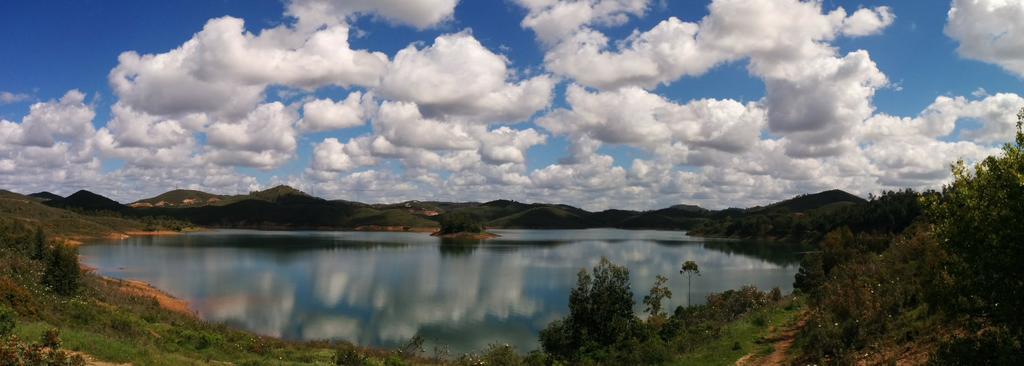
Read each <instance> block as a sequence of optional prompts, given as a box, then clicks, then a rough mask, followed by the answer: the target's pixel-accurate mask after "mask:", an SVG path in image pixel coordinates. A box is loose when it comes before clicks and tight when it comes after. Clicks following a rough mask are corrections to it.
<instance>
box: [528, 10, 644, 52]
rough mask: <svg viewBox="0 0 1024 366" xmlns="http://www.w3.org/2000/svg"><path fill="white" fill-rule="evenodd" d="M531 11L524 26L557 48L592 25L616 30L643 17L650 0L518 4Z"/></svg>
mask: <svg viewBox="0 0 1024 366" xmlns="http://www.w3.org/2000/svg"><path fill="white" fill-rule="evenodd" d="M515 1H516V2H517V3H518V4H519V5H520V6H522V7H524V8H526V9H527V10H529V14H528V15H527V16H526V18H525V19H523V22H522V26H523V27H525V28H530V29H532V30H533V31H534V32H535V33H536V34H537V38H539V39H540V40H541V41H542V42H544V43H546V44H549V45H550V44H555V43H557V42H558V41H560V40H562V39H564V38H566V37H568V36H570V35H572V34H573V33H575V32H576V31H578V30H580V29H581V28H583V27H585V26H588V25H591V24H597V25H604V26H615V25H621V24H623V23H625V22H627V21H628V20H629V16H630V15H633V16H643V15H644V13H646V12H647V8H648V7H649V2H650V1H649V0H515Z"/></svg>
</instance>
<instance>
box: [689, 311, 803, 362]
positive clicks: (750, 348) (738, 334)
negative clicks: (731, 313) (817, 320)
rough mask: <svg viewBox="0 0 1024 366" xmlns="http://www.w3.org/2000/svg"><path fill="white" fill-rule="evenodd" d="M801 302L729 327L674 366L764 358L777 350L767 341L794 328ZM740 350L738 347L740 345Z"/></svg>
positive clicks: (762, 312) (753, 315) (746, 319)
mask: <svg viewBox="0 0 1024 366" xmlns="http://www.w3.org/2000/svg"><path fill="white" fill-rule="evenodd" d="M801 307H802V306H801V301H800V299H793V300H787V301H783V302H782V303H780V304H778V305H775V306H772V307H768V308H765V309H760V310H757V311H754V312H752V313H750V314H748V315H746V316H744V317H743V318H741V319H739V320H737V321H735V322H731V323H728V324H726V325H725V326H724V327H722V329H721V336H720V337H718V338H717V339H715V340H713V341H711V342H709V343H706V344H704V345H701V346H698V347H696V348H695V349H693V350H692V351H690V352H686V353H683V354H681V356H680V357H679V358H678V359H677V360H676V361H675V362H673V364H674V365H734V364H736V361H737V360H739V359H740V358H742V357H743V356H746V355H747V354H751V353H753V354H755V355H758V356H764V355H767V354H769V353H771V352H772V351H773V348H772V343H771V342H768V341H766V339H768V338H769V337H770V336H771V335H772V334H774V333H777V332H780V331H782V330H785V329H786V328H788V327H791V326H792V325H793V324H795V322H796V321H797V317H798V316H799V313H800V311H801ZM737 344H738V345H739V347H736V345H737Z"/></svg>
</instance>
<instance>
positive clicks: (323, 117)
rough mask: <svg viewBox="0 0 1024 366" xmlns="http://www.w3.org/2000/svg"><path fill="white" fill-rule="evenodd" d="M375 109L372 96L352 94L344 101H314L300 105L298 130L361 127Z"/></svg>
mask: <svg viewBox="0 0 1024 366" xmlns="http://www.w3.org/2000/svg"><path fill="white" fill-rule="evenodd" d="M376 108H377V105H376V102H375V101H374V98H373V94H372V93H367V94H365V95H364V94H363V93H360V92H352V93H351V94H349V95H348V97H346V98H345V99H344V100H341V101H337V102H335V101H333V100H330V99H316V100H312V101H309V102H306V103H305V104H303V105H302V120H301V121H299V128H300V129H301V130H302V131H306V132H320V131H330V130H340V129H343V128H352V127H358V126H362V125H363V124H364V123H366V119H367V118H369V116H370V115H372V114H373V113H375V111H376Z"/></svg>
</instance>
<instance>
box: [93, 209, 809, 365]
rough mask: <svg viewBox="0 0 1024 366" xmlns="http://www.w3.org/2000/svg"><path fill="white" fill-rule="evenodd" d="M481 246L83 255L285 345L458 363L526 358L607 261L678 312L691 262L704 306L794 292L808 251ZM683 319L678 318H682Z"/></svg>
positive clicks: (349, 243) (291, 244) (122, 246)
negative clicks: (441, 355) (475, 354)
mask: <svg viewBox="0 0 1024 366" xmlns="http://www.w3.org/2000/svg"><path fill="white" fill-rule="evenodd" d="M493 232H495V233H497V234H499V235H501V237H500V238H497V239H494V240H488V241H485V242H482V243H479V244H454V243H448V242H442V241H441V240H440V239H438V238H435V237H431V236H429V235H428V234H425V233H389V232H307V231H302V232H272V231H249V230H217V231H208V232H199V233H191V234H187V235H180V236H165V237H135V238H130V239H126V240H113V241H102V242H97V243H90V244H89V245H85V246H82V247H81V251H80V253H81V255H82V260H83V262H84V263H86V264H88V265H89V266H92V267H95V268H96V269H97V272H98V273H100V274H102V275H105V276H110V277H114V278H122V279H137V280H142V281H146V282H149V283H151V284H153V285H154V286H156V287H158V288H160V289H161V290H164V291H166V292H168V293H170V294H172V295H174V296H176V297H178V298H181V299H184V300H186V301H188V302H189V303H190V304H191V306H192V308H193V309H194V310H195V311H197V312H198V313H199V315H200V316H201V317H202V318H203V319H206V320H209V321H213V322H223V323H226V324H228V325H231V326H235V327H239V328H244V329H248V330H251V331H254V332H257V333H260V334H265V335H271V336H276V337H282V338H285V339H305V340H310V339H343V340H348V341H351V342H353V343H356V344H360V345H366V346H381V347H394V346H399V345H401V344H404V343H406V342H407V341H408V340H409V339H410V338H412V337H413V336H415V335H420V336H422V337H424V338H425V339H426V340H427V344H428V347H427V351H428V353H429V352H431V350H432V346H433V345H439V344H441V345H447V346H448V347H449V348H450V349H451V351H452V354H453V355H454V354H461V353H463V352H470V351H478V350H482V349H484V348H485V347H486V346H487V345H488V344H490V343H500V344H511V345H513V346H516V347H517V348H518V350H519V351H520V352H524V353H525V352H527V351H529V350H532V349H535V348H537V346H538V343H537V334H538V332H539V331H540V330H541V329H543V328H544V326H545V325H546V324H548V323H549V322H551V321H553V320H555V319H558V318H559V317H562V316H564V315H565V314H566V313H567V312H568V297H569V290H570V289H571V288H572V287H573V286H574V285H575V282H576V273H577V272H578V271H579V270H580V269H581V268H584V267H585V268H588V269H589V268H591V267H593V266H594V265H596V264H597V263H598V262H599V261H600V259H601V257H602V256H603V257H607V258H608V259H610V260H611V261H612V262H614V263H616V264H619V265H625V266H626V267H627V268H629V271H630V275H631V281H632V288H633V294H634V297H635V298H636V301H637V304H638V305H637V306H636V311H637V312H640V311H642V307H641V305H640V299H642V298H643V296H644V295H646V294H647V291H648V289H650V287H651V285H652V284H653V283H654V277H655V275H658V274H662V275H666V276H668V277H669V287H670V288H671V289H672V292H673V298H672V299H671V300H670V306H669V307H667V308H669V309H674V308H675V306H676V305H685V304H686V297H687V296H686V294H687V292H686V291H687V289H686V287H687V286H686V278H685V277H683V276H682V275H680V274H679V267H680V265H681V263H682V262H683V261H685V260H693V261H695V262H697V264H699V265H700V270H701V276H700V277H694V280H693V288H692V290H691V291H692V299H693V302H694V303H695V304H696V303H701V302H703V299H704V297H705V296H706V295H707V294H708V293H709V292H721V291H724V290H727V289H733V288H738V287H740V286H743V285H748V284H752V285H755V286H758V287H759V288H762V289H770V288H772V287H775V286H778V287H780V288H782V290H783V291H784V292H786V293H788V292H790V291H791V289H792V283H793V275H794V274H795V273H796V271H797V268H798V267H799V254H798V253H797V250H796V249H793V248H788V247H785V246H779V245H764V244H759V243H757V242H745V241H722V240H717V241H713V240H707V239H702V238H694V237H688V236H686V235H685V234H684V233H683V232H678V231H653V230H615V229H589V230H494V231H493ZM670 313H671V310H670Z"/></svg>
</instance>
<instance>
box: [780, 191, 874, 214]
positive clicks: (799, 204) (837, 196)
mask: <svg viewBox="0 0 1024 366" xmlns="http://www.w3.org/2000/svg"><path fill="white" fill-rule="evenodd" d="M864 202H867V201H866V200H864V199H863V198H860V197H857V196H854V195H852V194H850V193H847V192H845V191H841V190H838V189H833V190H829V191H824V192H819V193H814V194H805V195H800V196H796V197H793V198H790V199H788V200H785V201H781V202H777V203H773V204H770V205H768V206H765V207H764V210H788V211H789V212H806V211H810V210H813V209H817V208H821V207H825V206H829V205H835V204H837V203H838V204H848V203H854V204H856V203H864Z"/></svg>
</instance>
